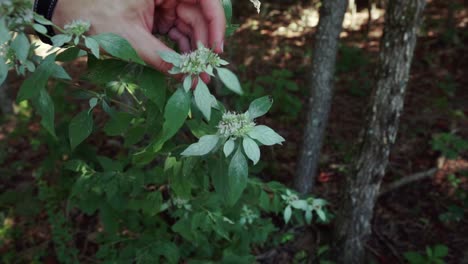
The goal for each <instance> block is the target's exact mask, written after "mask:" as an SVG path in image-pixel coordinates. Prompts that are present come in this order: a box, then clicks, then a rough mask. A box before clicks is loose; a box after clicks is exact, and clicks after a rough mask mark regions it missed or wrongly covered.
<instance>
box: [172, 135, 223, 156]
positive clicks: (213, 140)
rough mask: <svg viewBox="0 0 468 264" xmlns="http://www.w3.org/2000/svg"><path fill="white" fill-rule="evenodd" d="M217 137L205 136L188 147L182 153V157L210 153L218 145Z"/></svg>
mask: <svg viewBox="0 0 468 264" xmlns="http://www.w3.org/2000/svg"><path fill="white" fill-rule="evenodd" d="M218 142H219V136H217V135H206V136H203V137H201V138H200V140H199V141H198V142H197V143H194V144H192V145H190V146H189V147H188V148H187V149H185V150H184V152H182V153H181V155H183V156H203V155H206V154H208V153H210V152H211V151H212V150H213V149H214V148H215V147H216V145H217V144H218Z"/></svg>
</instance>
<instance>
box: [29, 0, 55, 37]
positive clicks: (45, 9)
mask: <svg viewBox="0 0 468 264" xmlns="http://www.w3.org/2000/svg"><path fill="white" fill-rule="evenodd" d="M57 1H58V0H35V1H34V5H33V10H34V12H35V13H37V14H38V15H41V16H43V17H44V18H45V19H47V20H51V21H52V16H53V14H54V11H55V7H56V4H57ZM44 26H45V27H46V29H47V35H48V36H54V35H55V31H54V28H53V27H52V26H51V25H44ZM37 35H38V36H39V38H40V39H41V41H42V42H44V43H48V44H51V41H50V39H49V37H47V36H45V35H43V34H41V33H37Z"/></svg>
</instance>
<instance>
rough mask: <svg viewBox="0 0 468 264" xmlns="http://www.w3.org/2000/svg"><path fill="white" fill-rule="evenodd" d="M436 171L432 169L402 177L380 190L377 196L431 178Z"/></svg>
mask: <svg viewBox="0 0 468 264" xmlns="http://www.w3.org/2000/svg"><path fill="white" fill-rule="evenodd" d="M437 171H438V169H437V168H432V169H430V170H428V171H423V172H418V173H416V174H413V175H410V176H406V177H403V178H401V179H400V180H397V181H394V182H392V183H390V184H388V185H387V186H385V187H384V188H382V190H381V191H380V193H379V196H382V195H385V194H387V193H389V192H392V191H394V190H396V189H398V188H400V187H402V186H405V185H407V184H409V183H412V182H415V181H419V180H422V179H425V178H431V177H432V176H434V175H435V174H436V172H437Z"/></svg>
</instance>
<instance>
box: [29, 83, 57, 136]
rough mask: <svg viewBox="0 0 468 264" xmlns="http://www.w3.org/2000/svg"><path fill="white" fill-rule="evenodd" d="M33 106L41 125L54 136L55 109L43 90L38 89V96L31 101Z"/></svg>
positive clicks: (47, 94)
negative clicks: (39, 117)
mask: <svg viewBox="0 0 468 264" xmlns="http://www.w3.org/2000/svg"><path fill="white" fill-rule="evenodd" d="M33 103H34V106H35V108H36V110H37V112H38V113H39V115H40V116H41V117H42V120H41V125H42V126H43V127H44V128H45V129H46V130H47V131H48V132H49V133H50V134H51V135H52V136H54V137H55V136H56V135H55V124H54V120H55V108H54V102H53V101H52V99H51V98H50V96H49V93H47V91H46V90H45V89H40V92H39V96H38V97H36V98H35V99H34V100H33Z"/></svg>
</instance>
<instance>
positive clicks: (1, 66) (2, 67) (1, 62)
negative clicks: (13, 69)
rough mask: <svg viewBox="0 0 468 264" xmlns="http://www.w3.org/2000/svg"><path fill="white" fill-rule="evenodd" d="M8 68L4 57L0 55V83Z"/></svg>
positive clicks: (3, 79)
mask: <svg viewBox="0 0 468 264" xmlns="http://www.w3.org/2000/svg"><path fill="white" fill-rule="evenodd" d="M8 70H9V67H8V65H7V64H6V61H5V59H3V57H0V85H2V84H3V82H5V80H6V78H7V77H8Z"/></svg>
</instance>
